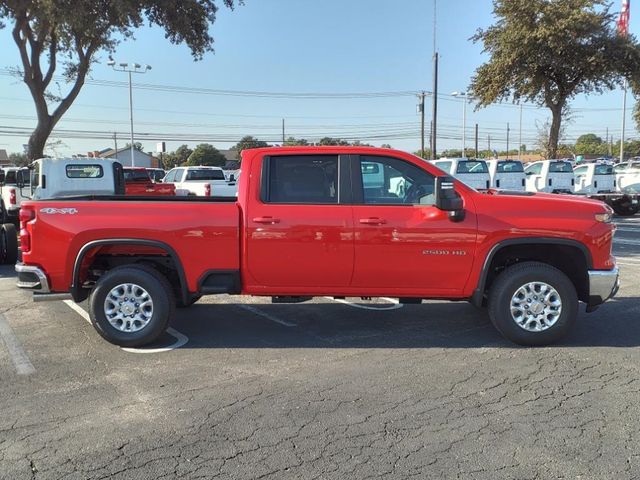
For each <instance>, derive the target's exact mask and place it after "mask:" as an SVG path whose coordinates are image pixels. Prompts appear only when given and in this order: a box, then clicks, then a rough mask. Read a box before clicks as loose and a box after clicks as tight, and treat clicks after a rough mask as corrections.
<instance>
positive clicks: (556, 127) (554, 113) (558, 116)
mask: <svg viewBox="0 0 640 480" xmlns="http://www.w3.org/2000/svg"><path fill="white" fill-rule="evenodd" d="M549 108H550V109H551V129H550V130H549V145H548V147H547V154H548V156H549V158H556V156H557V154H558V141H559V140H560V124H561V122H562V106H561V105H553V106H550V107H549Z"/></svg>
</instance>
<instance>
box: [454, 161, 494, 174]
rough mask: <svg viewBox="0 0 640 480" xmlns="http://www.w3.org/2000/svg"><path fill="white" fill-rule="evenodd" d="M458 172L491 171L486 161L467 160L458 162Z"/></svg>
mask: <svg viewBox="0 0 640 480" xmlns="http://www.w3.org/2000/svg"><path fill="white" fill-rule="evenodd" d="M456 173H489V169H488V168H487V164H486V163H485V162H479V161H478V162H475V161H473V160H465V161H461V162H458V168H456Z"/></svg>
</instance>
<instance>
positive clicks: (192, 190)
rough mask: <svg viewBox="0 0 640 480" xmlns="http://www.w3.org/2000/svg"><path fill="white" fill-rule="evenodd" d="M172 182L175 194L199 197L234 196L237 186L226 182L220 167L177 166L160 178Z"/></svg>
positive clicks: (236, 193)
mask: <svg viewBox="0 0 640 480" xmlns="http://www.w3.org/2000/svg"><path fill="white" fill-rule="evenodd" d="M162 182H163V183H172V184H174V185H175V188H176V195H195V196H200V197H236V196H237V195H238V187H237V185H236V183H235V182H233V185H231V184H230V183H229V182H227V180H226V177H225V175H224V170H222V168H220V167H178V168H174V169H173V170H170V171H169V173H167V175H166V176H165V177H164V179H163V180H162Z"/></svg>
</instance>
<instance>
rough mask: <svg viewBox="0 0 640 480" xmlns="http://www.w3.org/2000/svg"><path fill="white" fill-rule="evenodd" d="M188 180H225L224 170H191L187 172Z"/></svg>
mask: <svg viewBox="0 0 640 480" xmlns="http://www.w3.org/2000/svg"><path fill="white" fill-rule="evenodd" d="M187 180H224V173H223V171H222V170H210V169H204V168H203V169H201V170H189V171H188V172H187Z"/></svg>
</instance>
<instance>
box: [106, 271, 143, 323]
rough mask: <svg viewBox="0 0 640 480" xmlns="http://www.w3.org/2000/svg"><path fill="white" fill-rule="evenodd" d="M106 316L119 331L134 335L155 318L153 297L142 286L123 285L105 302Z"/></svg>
mask: <svg viewBox="0 0 640 480" xmlns="http://www.w3.org/2000/svg"><path fill="white" fill-rule="evenodd" d="M104 314H105V316H106V317H107V320H108V321H109V323H110V324H111V325H112V326H113V327H114V328H115V329H117V330H120V331H121V332H126V333H133V332H138V331H140V330H142V329H143V328H144V327H146V326H147V324H148V323H149V321H150V320H151V317H152V316H153V300H152V299H151V295H149V292H147V291H146V290H145V289H144V288H142V287H141V286H140V285H136V284H135V283H122V284H120V285H118V286H116V287H114V288H112V289H111V291H110V292H109V294H108V295H107V298H105V300H104Z"/></svg>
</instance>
